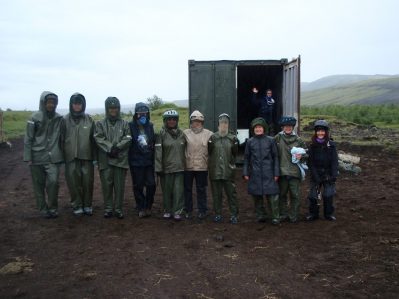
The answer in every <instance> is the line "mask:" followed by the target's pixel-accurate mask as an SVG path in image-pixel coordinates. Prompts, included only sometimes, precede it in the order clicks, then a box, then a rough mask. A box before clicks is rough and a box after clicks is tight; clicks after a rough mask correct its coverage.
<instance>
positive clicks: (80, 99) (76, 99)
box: [69, 92, 86, 118]
mask: <svg viewBox="0 0 399 299" xmlns="http://www.w3.org/2000/svg"><path fill="white" fill-rule="evenodd" d="M73 104H82V110H81V111H80V112H75V111H74V110H73V107H72V105H73ZM85 110H86V99H85V97H84V95H82V94H81V93H78V92H76V93H74V94H73V95H72V96H71V98H70V100H69V113H70V114H71V115H72V117H74V118H77V117H81V116H83V115H84V114H85Z"/></svg>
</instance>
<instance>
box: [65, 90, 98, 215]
mask: <svg viewBox="0 0 399 299" xmlns="http://www.w3.org/2000/svg"><path fill="white" fill-rule="evenodd" d="M85 110H86V99H85V97H84V96H83V95H82V94H80V93H75V94H73V95H72V96H71V98H70V100H69V114H67V115H65V116H64V123H65V143H64V153H65V178H66V181H67V185H68V189H69V194H70V196H71V204H72V209H73V214H74V215H75V216H81V215H83V214H85V215H88V216H91V215H92V214H93V208H92V200H93V183H94V165H93V162H94V161H96V160H97V147H96V143H95V141H94V130H95V123H94V121H93V119H92V118H91V117H90V115H88V114H86V113H85Z"/></svg>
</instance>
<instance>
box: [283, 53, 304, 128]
mask: <svg viewBox="0 0 399 299" xmlns="http://www.w3.org/2000/svg"><path fill="white" fill-rule="evenodd" d="M300 75H301V56H298V58H296V59H294V60H292V61H290V62H288V63H287V64H286V65H284V74H283V115H287V116H294V117H295V118H296V119H297V120H298V124H297V131H298V133H299V122H300V119H299V115H300V95H301V84H300V82H301V76H300Z"/></svg>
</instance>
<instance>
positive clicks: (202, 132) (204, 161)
mask: <svg viewBox="0 0 399 299" xmlns="http://www.w3.org/2000/svg"><path fill="white" fill-rule="evenodd" d="M204 121H205V118H204V115H203V114H202V113H201V112H199V111H198V110H195V111H193V113H191V115H190V128H189V129H186V130H184V131H183V133H184V137H185V138H186V142H187V144H186V168H185V171H184V195H185V196H184V200H185V210H186V218H188V219H190V218H191V217H192V212H193V182H194V180H195V187H196V191H197V192H196V193H197V194H196V195H197V207H198V219H204V218H205V217H206V214H207V211H208V207H207V194H206V193H207V192H206V189H207V186H208V141H209V138H210V137H211V136H212V132H211V131H209V130H207V129H205V128H204Z"/></svg>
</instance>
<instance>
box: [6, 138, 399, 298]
mask: <svg viewBox="0 0 399 299" xmlns="http://www.w3.org/2000/svg"><path fill="white" fill-rule="evenodd" d="M22 148H23V143H22V140H15V141H14V142H13V148H12V149H7V148H1V149H0V194H1V195H0V219H1V225H0V268H1V269H0V272H1V273H0V297H2V298H12V297H21V298H111V297H113V298H311V297H313V298H343V297H350V298H366V297H373V298H398V294H399V285H398V284H399V272H398V271H399V225H398V224H399V202H398V194H399V181H398V178H399V175H398V162H397V161H398V160H397V158H398V157H397V156H396V157H395V156H389V155H387V154H384V153H382V152H378V151H372V152H368V153H365V152H358V154H360V156H361V159H362V160H361V164H360V166H361V167H362V169H363V172H362V173H361V174H360V175H359V176H353V175H351V174H349V173H344V174H342V175H341V176H340V178H339V181H338V183H337V192H338V194H337V196H336V207H337V213H336V215H337V218H338V221H337V222H328V221H325V220H319V221H316V222H314V223H305V222H304V221H301V222H299V223H297V224H291V223H283V224H282V225H281V226H279V227H275V226H272V225H271V224H259V223H256V222H255V216H254V211H253V203H252V201H251V198H250V197H249V196H248V195H247V192H246V186H245V183H244V182H243V181H242V180H241V179H240V173H239V172H237V183H238V191H239V192H238V194H239V201H240V222H239V224H238V225H231V224H229V223H227V221H226V223H222V224H215V223H213V222H212V221H211V218H209V217H208V219H207V220H205V221H204V222H202V223H201V222H198V221H197V220H192V221H186V220H185V221H182V222H179V223H176V222H174V221H165V220H162V219H161V218H160V216H161V204H160V203H161V191H160V189H158V190H157V194H156V201H155V206H154V216H153V217H152V218H147V219H138V217H137V215H136V214H134V213H133V195H132V191H131V180H130V176H128V178H127V180H126V184H127V185H126V196H125V198H126V200H125V213H126V217H125V219H123V220H118V219H114V218H112V219H104V218H103V213H102V198H101V193H100V182H99V178H98V176H97V177H96V181H95V195H94V209H95V210H94V212H95V214H94V215H93V216H92V217H87V216H85V217H82V218H75V217H74V216H73V215H72V213H71V209H70V205H69V198H68V191H67V189H66V184H65V179H64V176H63V175H62V176H61V183H60V185H61V187H60V200H59V206H60V208H59V212H60V217H59V218H57V219H50V220H48V219H43V218H40V217H39V215H38V212H37V210H36V207H35V201H34V199H33V193H32V185H31V179H30V173H29V169H28V166H27V165H26V164H24V163H23V162H22ZM366 154H367V155H366ZM307 187H308V183H307V182H305V183H304V185H303V192H302V193H303V196H302V199H303V201H302V215H304V214H305V213H306V206H307V202H306V190H307ZM209 206H211V200H210V201H209ZM224 213H225V216H228V213H227V211H226V210H225V211H224ZM226 218H227V217H226ZM13 267H14V268H13ZM9 269H11V270H9ZM7 270H9V271H7ZM10 272H11V273H10Z"/></svg>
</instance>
